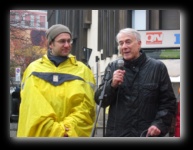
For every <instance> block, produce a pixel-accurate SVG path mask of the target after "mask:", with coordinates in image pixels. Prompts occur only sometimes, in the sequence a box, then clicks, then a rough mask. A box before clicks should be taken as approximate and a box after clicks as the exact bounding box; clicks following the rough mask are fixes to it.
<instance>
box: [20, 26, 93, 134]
mask: <svg viewBox="0 0 193 150" xmlns="http://www.w3.org/2000/svg"><path fill="white" fill-rule="evenodd" d="M46 37H47V40H48V53H47V54H45V55H44V56H43V57H42V58H40V59H38V60H36V61H34V62H32V63H31V64H30V65H29V66H28V67H27V69H26V70H25V72H24V74H23V77H22V83H21V92H20V95H21V104H20V110H19V121H18V130H17V137H88V136H90V134H91V131H92V128H93V126H94V121H95V117H96V116H95V113H96V104H95V101H94V87H95V79H94V75H93V73H92V71H91V70H90V69H89V68H88V67H87V66H86V65H85V64H84V63H82V62H80V61H77V60H76V57H75V56H73V55H72V54H70V52H71V48H72V35H71V31H70V30H69V28H68V27H66V26H64V25H61V24H56V25H53V26H51V27H50V28H49V29H48V30H47V32H46Z"/></svg>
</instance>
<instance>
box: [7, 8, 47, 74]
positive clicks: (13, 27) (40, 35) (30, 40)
mask: <svg viewBox="0 0 193 150" xmlns="http://www.w3.org/2000/svg"><path fill="white" fill-rule="evenodd" d="M31 16H37V14H33V12H31V11H28V10H10V77H14V76H15V68H16V67H21V74H23V71H24V70H25V68H26V67H27V66H28V65H29V63H30V62H32V61H34V60H36V59H38V58H40V57H41V56H42V55H43V54H45V53H46V51H47V50H46V44H47V43H46V39H45V29H40V28H35V27H33V28H32V27H30V26H31V21H32V20H31V19H30V17H31ZM36 23H37V22H36ZM44 23H45V22H44ZM40 26H41V25H40Z"/></svg>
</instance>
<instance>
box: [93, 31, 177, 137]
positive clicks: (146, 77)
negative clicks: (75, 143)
mask: <svg viewBox="0 0 193 150" xmlns="http://www.w3.org/2000/svg"><path fill="white" fill-rule="evenodd" d="M116 41H117V43H118V49H119V52H120V54H121V56H122V57H121V58H119V59H117V60H115V61H112V62H110V63H109V64H108V65H107V67H106V68H105V76H104V78H103V80H102V83H101V84H100V85H99V87H98V88H97V89H96V91H95V101H96V103H97V104H100V102H101V101H102V102H101V106H102V107H103V108H105V107H107V106H109V113H108V120H107V128H106V135H105V136H106V137H140V136H142V135H143V134H144V133H146V134H145V136H146V137H147V136H152V137H163V136H165V135H166V134H167V133H168V132H169V129H170V127H171V123H172V118H173V117H174V116H175V109H176V97H175V95H174V92H173V89H172V84H171V81H170V77H169V74H168V71H167V68H166V66H165V65H164V63H163V62H161V61H159V60H155V59H153V58H150V57H148V56H146V54H145V53H144V51H143V50H142V49H141V36H140V34H139V32H138V31H137V30H134V29H132V28H125V29H122V30H120V31H119V33H118V34H117V36H116ZM120 60H122V61H123V62H124V65H123V67H121V66H120V62H121V61H120ZM106 78H107V79H106ZM105 83H106V84H105ZM104 85H106V86H105V87H104ZM103 89H104V91H105V93H104V98H103V99H102V100H101V99H100V95H101V92H103Z"/></svg>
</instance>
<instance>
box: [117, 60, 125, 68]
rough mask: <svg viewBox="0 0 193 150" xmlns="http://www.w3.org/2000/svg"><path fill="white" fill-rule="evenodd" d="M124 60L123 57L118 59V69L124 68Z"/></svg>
mask: <svg viewBox="0 0 193 150" xmlns="http://www.w3.org/2000/svg"><path fill="white" fill-rule="evenodd" d="M123 66H124V61H123V60H122V59H120V60H118V63H117V67H118V69H121V70H123Z"/></svg>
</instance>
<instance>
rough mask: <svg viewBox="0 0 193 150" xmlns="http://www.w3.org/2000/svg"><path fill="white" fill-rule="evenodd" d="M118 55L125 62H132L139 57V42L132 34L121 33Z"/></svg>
mask: <svg viewBox="0 0 193 150" xmlns="http://www.w3.org/2000/svg"><path fill="white" fill-rule="evenodd" d="M118 43H119V49H120V53H121V55H122V56H123V58H124V59H125V60H134V59H136V58H138V57H139V55H140V54H139V51H140V47H141V41H137V40H136V38H135V36H134V35H133V34H124V33H122V34H121V35H120V36H119V39H118Z"/></svg>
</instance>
